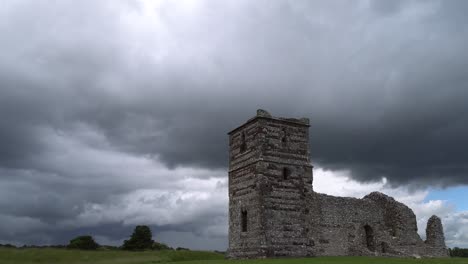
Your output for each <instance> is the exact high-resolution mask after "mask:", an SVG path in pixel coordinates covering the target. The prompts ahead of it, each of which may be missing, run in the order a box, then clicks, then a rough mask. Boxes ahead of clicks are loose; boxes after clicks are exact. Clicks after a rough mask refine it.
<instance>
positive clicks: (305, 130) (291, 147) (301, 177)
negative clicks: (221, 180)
mask: <svg viewBox="0 0 468 264" xmlns="http://www.w3.org/2000/svg"><path fill="white" fill-rule="evenodd" d="M228 134H229V249H228V257H230V258H261V257H280V256H297V257H300V256H309V255H311V254H312V246H313V245H312V244H313V242H311V241H310V240H309V239H308V232H309V230H308V228H307V225H306V219H307V217H308V214H309V209H308V208H309V207H308V206H307V202H306V197H307V196H308V195H310V194H311V193H312V166H311V164H310V159H309V120H308V119H307V118H301V119H293V118H279V117H272V116H271V115H270V114H269V113H268V112H266V111H264V110H257V115H256V116H255V117H253V118H251V119H249V120H248V121H247V122H246V123H244V124H243V125H241V126H239V127H238V128H236V129H234V130H232V131H231V132H229V133H228Z"/></svg>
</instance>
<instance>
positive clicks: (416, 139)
mask: <svg viewBox="0 0 468 264" xmlns="http://www.w3.org/2000/svg"><path fill="white" fill-rule="evenodd" d="M467 10H468V1H464V0H460V1H456V0H451V1H411V0H407V1H396V0H394V1H388V0H381V1H378V0H375V1H371V0H367V1H357V0H356V1H355V0H352V1H351V0H350V1H330V0H327V1H298V0H294V1H270V0H263V1H262V0H256V1H242V0H235V1H181V0H177V1H143V0H141V1H130V0H123V1H111V0H109V1H106V0H100V1H95V0H89V1H84V0H81V1H71V0H69V1H68V0H60V1H52V0H50V1H41V0H31V1H25V0H11V1H10V0H3V1H1V2H0V33H1V34H0V243H15V244H18V245H21V244H25V243H26V244H58V243H67V241H68V240H70V239H71V238H73V236H76V235H81V234H91V235H93V236H95V237H96V238H97V240H98V242H100V243H104V244H114V245H118V244H120V243H121V242H122V240H123V239H125V238H127V237H128V236H129V235H130V233H131V230H132V229H133V228H134V226H135V225H137V224H147V225H151V228H152V230H153V233H154V238H155V239H156V240H159V241H163V242H166V243H169V245H171V246H184V247H191V248H198V249H219V250H225V249H226V247H227V202H228V199H227V158H228V155H227V153H228V152H227V144H228V142H227V135H226V133H227V132H228V131H229V130H231V129H233V128H235V127H236V126H238V125H240V124H241V123H243V122H244V121H245V120H247V119H248V118H250V117H252V116H253V115H254V114H255V110H256V109H257V108H263V109H267V110H268V111H270V112H271V113H272V114H273V115H277V116H285V117H308V118H310V120H311V128H310V130H311V131H310V142H311V155H312V163H313V165H314V166H315V170H314V173H315V176H314V189H315V190H316V191H318V192H323V193H330V194H334V195H340V196H353V197H362V196H364V195H365V194H367V193H369V192H371V191H375V190H378V191H382V192H384V193H387V194H389V195H393V196H395V197H396V199H397V200H399V201H402V202H405V203H407V204H408V205H409V206H410V207H411V208H412V209H413V210H415V213H416V215H417V217H418V225H419V232H420V234H421V235H424V232H425V230H424V228H425V224H426V221H427V219H428V218H429V217H430V216H431V215H432V214H438V215H439V216H441V217H442V220H443V223H444V225H445V231H446V237H447V244H448V245H449V246H464V247H468V203H467V202H466V200H467V199H466V195H465V193H466V191H468V148H467V145H468V103H467V101H468V100H467V99H468V52H467V51H466V47H468V16H467V15H466V11H467Z"/></svg>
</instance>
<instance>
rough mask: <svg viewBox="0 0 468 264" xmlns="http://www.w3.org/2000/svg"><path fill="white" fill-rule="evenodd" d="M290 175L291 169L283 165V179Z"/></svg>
mask: <svg viewBox="0 0 468 264" xmlns="http://www.w3.org/2000/svg"><path fill="white" fill-rule="evenodd" d="M290 176H291V170H290V169H289V168H287V167H284V168H283V180H287V179H289V177H290Z"/></svg>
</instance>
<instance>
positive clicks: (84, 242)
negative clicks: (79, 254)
mask: <svg viewBox="0 0 468 264" xmlns="http://www.w3.org/2000/svg"><path fill="white" fill-rule="evenodd" d="M98 247H99V244H98V243H96V241H94V239H93V237H92V236H79V237H76V238H74V239H72V240H70V244H68V246H67V248H71V249H84V250H95V249H97V248H98Z"/></svg>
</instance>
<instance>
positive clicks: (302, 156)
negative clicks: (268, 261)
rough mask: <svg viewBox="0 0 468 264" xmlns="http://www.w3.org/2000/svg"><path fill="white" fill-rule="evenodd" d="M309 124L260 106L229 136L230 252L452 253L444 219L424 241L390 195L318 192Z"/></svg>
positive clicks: (436, 222) (433, 225)
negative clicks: (445, 234)
mask: <svg viewBox="0 0 468 264" xmlns="http://www.w3.org/2000/svg"><path fill="white" fill-rule="evenodd" d="M308 128H309V121H308V119H305V118H303V119H291V118H277V117H272V116H271V115H270V114H269V113H268V112H266V111H264V110H259V111H258V112H257V116H255V117H254V118H252V119H250V120H248V121H247V122H246V123H245V124H244V125H242V126H240V127H238V128H236V129H234V130H233V131H231V132H230V133H229V144H230V152H229V154H230V155H229V156H230V157H229V249H228V257H230V258H265V257H303V256H363V255H368V256H426V257H446V256H447V250H446V247H445V241H444V235H443V228H442V223H441V221H440V219H439V218H438V217H435V216H434V217H432V218H431V219H430V220H429V222H428V228H427V241H422V240H421V238H420V237H419V235H418V233H417V225H416V217H415V215H414V213H413V211H412V210H411V209H410V208H408V207H407V206H406V205H404V204H402V203H399V202H397V201H395V200H394V199H393V198H391V197H389V196H386V195H384V194H382V193H377V192H374V193H371V194H369V195H367V196H365V197H364V198H363V199H356V198H345V197H334V196H330V195H325V194H319V193H315V192H314V191H313V189H312V179H313V176H312V166H311V165H310V160H309V142H308V141H309V130H308Z"/></svg>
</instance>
